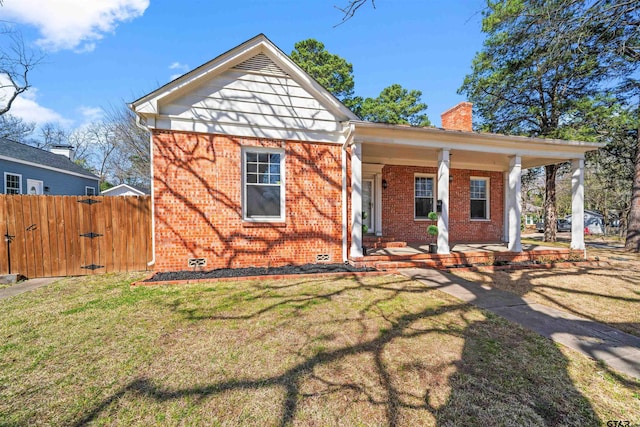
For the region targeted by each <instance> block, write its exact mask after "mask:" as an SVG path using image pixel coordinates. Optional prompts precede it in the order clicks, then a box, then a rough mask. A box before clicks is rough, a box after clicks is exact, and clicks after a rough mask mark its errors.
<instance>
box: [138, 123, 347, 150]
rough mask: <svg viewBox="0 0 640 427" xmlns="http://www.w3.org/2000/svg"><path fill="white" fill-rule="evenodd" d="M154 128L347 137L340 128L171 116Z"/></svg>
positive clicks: (339, 139)
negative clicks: (267, 124)
mask: <svg viewBox="0 0 640 427" xmlns="http://www.w3.org/2000/svg"><path fill="white" fill-rule="evenodd" d="M147 126H148V125H147ZM153 128H154V129H159V130H174V131H181V132H197V133H214V134H222V135H235V136H245V137H256V138H269V139H281V140H297V141H308V142H323V143H330V144H343V143H344V141H345V138H346V136H345V133H344V131H340V130H336V131H333V132H322V131H314V130H313V129H301V128H300V129H295V128H288V129H284V128H279V127H269V126H258V125H255V126H252V125H250V124H242V123H237V122H228V123H225V122H209V121H203V120H192V119H183V118H177V117H171V116H158V120H155V121H154V126H153Z"/></svg>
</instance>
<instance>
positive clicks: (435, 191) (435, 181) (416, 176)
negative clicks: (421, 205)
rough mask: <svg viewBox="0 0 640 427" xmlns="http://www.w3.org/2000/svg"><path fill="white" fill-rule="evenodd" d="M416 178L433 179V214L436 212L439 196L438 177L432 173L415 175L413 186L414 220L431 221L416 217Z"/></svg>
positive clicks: (426, 218)
mask: <svg viewBox="0 0 640 427" xmlns="http://www.w3.org/2000/svg"><path fill="white" fill-rule="evenodd" d="M416 178H431V179H432V180H433V196H432V197H431V206H432V208H433V211H432V212H435V210H436V197H437V195H438V189H437V179H436V175H435V174H432V173H414V174H413V180H412V182H411V185H412V186H413V220H414V221H431V220H430V219H429V218H428V217H426V216H425V217H422V216H416ZM427 214H428V212H427Z"/></svg>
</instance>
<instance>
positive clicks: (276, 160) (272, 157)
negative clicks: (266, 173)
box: [269, 154, 280, 164]
mask: <svg viewBox="0 0 640 427" xmlns="http://www.w3.org/2000/svg"><path fill="white" fill-rule="evenodd" d="M269 162H270V163H277V164H280V154H269Z"/></svg>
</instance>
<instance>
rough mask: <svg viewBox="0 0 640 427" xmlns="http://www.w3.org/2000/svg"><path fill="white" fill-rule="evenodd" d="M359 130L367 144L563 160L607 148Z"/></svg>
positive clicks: (424, 131) (398, 129)
mask: <svg viewBox="0 0 640 427" xmlns="http://www.w3.org/2000/svg"><path fill="white" fill-rule="evenodd" d="M355 127H356V136H355V140H356V141H359V142H362V143H364V144H366V143H382V144H388V145H405V146H416V147H426V148H436V149H438V148H448V149H451V150H464V151H477V152H486V153H498V154H511V155H514V154H518V155H522V156H537V157H547V158H563V159H564V158H566V159H572V158H576V156H583V155H584V153H586V152H588V151H593V150H597V149H599V148H601V147H603V144H600V143H594V142H584V141H565V140H558V139H544V138H529V137H522V136H509V135H499V134H482V133H476V132H463V131H449V130H444V129H438V128H418V127H409V126H406V127H405V126H398V125H387V124H380V123H369V122H356V123H355Z"/></svg>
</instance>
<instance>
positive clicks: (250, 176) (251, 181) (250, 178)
mask: <svg viewBox="0 0 640 427" xmlns="http://www.w3.org/2000/svg"><path fill="white" fill-rule="evenodd" d="M247 182H248V183H249V184H255V183H257V182H258V175H256V174H254V173H249V174H247Z"/></svg>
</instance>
